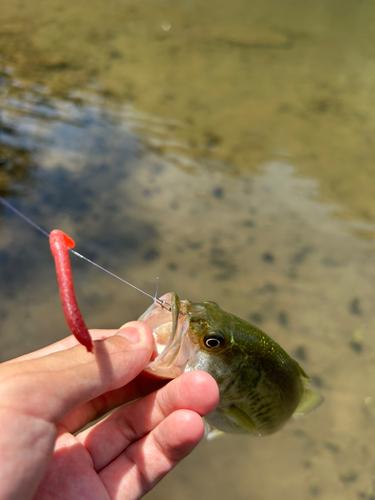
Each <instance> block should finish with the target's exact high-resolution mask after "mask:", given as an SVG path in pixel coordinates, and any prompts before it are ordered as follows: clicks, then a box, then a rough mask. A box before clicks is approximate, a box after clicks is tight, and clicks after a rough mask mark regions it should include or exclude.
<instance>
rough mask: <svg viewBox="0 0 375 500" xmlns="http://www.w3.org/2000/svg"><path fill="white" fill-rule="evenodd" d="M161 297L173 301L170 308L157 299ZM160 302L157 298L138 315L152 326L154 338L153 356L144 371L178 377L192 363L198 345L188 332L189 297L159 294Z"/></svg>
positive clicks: (140, 319) (162, 375) (169, 301)
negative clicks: (187, 307) (187, 305)
mask: <svg viewBox="0 0 375 500" xmlns="http://www.w3.org/2000/svg"><path fill="white" fill-rule="evenodd" d="M161 301H164V303H167V304H170V306H171V307H170V310H169V309H165V308H164V307H162V306H161V305H160V303H158V302H161ZM158 302H154V303H153V304H152V305H151V306H150V307H149V308H148V309H147V311H145V312H144V313H143V314H142V316H141V317H140V318H139V321H142V322H143V323H146V325H148V326H149V327H150V328H151V330H152V333H153V335H154V339H155V350H154V356H153V360H152V361H151V362H150V363H149V364H148V365H147V366H146V368H145V371H146V372H148V373H150V374H153V375H155V376H157V377H158V378H159V377H160V378H168V379H171V378H176V377H178V376H179V375H181V374H182V373H184V371H185V369H186V366H187V365H188V364H189V365H190V364H191V362H192V361H193V358H194V357H195V355H196V353H197V351H198V347H199V346H197V345H196V344H194V343H193V342H192V341H191V339H190V336H189V335H188V332H189V319H188V315H187V313H186V302H187V301H186V300H180V299H179V298H178V296H177V295H176V294H175V293H173V292H172V293H167V294H165V295H163V296H162V297H160V299H159V301H158Z"/></svg>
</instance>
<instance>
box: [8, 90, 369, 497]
mask: <svg viewBox="0 0 375 500" xmlns="http://www.w3.org/2000/svg"><path fill="white" fill-rule="evenodd" d="M40 90H41V89H40V88H39V87H37V88H35V89H34V90H28V91H22V90H21V91H17V92H16V94H13V93H11V94H8V93H7V92H5V91H4V92H3V94H2V101H1V107H2V112H1V124H2V131H1V135H0V142H1V147H5V148H8V149H9V151H11V150H14V151H16V152H17V151H19V150H22V151H23V152H24V154H25V155H27V157H28V162H29V163H30V165H31V164H32V165H34V166H35V167H34V168H33V169H31V170H30V171H29V179H30V182H32V183H33V186H34V187H33V189H32V190H29V191H27V195H25V196H24V197H23V198H15V197H14V198H10V201H11V202H12V203H14V204H15V205H16V206H17V208H18V209H20V210H21V211H23V212H24V213H25V214H27V215H28V216H29V217H30V218H32V219H33V220H34V221H35V222H37V223H38V224H40V225H41V226H43V227H44V228H45V229H47V230H50V229H53V228H60V229H62V230H64V231H66V232H67V233H68V234H69V235H71V236H72V237H73V238H74V239H75V240H76V243H77V249H78V251H79V252H81V253H83V254H85V255H86V256H88V257H89V258H91V259H94V260H96V261H97V262H98V263H100V264H101V265H104V266H106V267H108V268H109V269H110V270H111V271H113V272H115V273H117V274H119V275H120V276H123V277H124V278H125V279H127V280H130V281H131V282H133V283H134V284H136V285H137V286H140V287H143V288H144V289H146V290H148V291H150V292H151V293H153V291H154V286H155V277H156V276H159V277H160V293H161V294H162V293H164V292H167V291H171V290H174V291H176V292H177V293H178V294H179V296H180V297H182V298H188V299H190V300H194V301H202V300H213V301H216V302H218V303H219V304H220V306H221V307H223V308H224V309H225V310H228V311H230V312H232V313H234V314H237V315H238V316H240V317H243V318H245V319H248V320H249V321H251V322H253V323H255V324H257V325H258V326H260V327H261V328H262V329H264V330H265V331H266V332H267V333H268V334H270V335H271V336H272V337H273V338H274V339H275V340H276V341H278V342H279V343H280V344H281V345H282V346H283V347H284V348H285V349H286V350H287V351H288V352H289V353H290V354H291V355H293V356H295V357H296V358H297V359H298V361H299V362H300V363H301V365H302V366H303V368H304V369H306V371H307V373H309V374H310V375H311V376H312V383H313V385H314V386H315V388H318V389H319V392H321V393H322V394H323V395H324V396H325V403H324V405H323V406H322V407H321V408H319V410H318V411H316V412H314V413H312V414H310V415H309V416H307V417H305V418H303V419H301V420H298V421H292V422H290V423H288V424H287V426H286V427H285V429H283V430H282V431H280V432H279V433H277V434H275V435H274V436H271V437H268V438H262V439H256V438H253V439H252V438H248V437H246V438H242V437H238V436H224V437H223V438H221V439H217V440H216V441H213V442H210V443H203V444H202V445H201V446H200V447H199V448H198V450H196V451H195V452H194V453H193V454H192V455H191V456H190V457H189V458H188V459H187V460H186V461H185V462H184V463H183V464H182V465H181V466H179V467H178V468H177V469H176V470H175V471H174V472H173V473H172V474H171V475H170V476H169V477H168V478H167V479H165V480H164V481H163V482H162V483H161V484H160V485H159V486H158V487H157V488H156V489H155V490H154V491H153V492H151V493H150V494H149V495H148V498H150V499H155V500H156V499H159V498H160V499H161V498H163V499H164V498H166V497H168V498H174V499H179V500H180V499H181V500H183V499H190V498H192V497H199V498H217V499H227V498H236V499H239V500H241V499H247V498H252V499H269V498H280V499H285V500H286V499H290V498H300V499H309V498H312V497H317V498H319V497H321V498H330V499H343V498H347V499H349V498H350V499H351V498H362V499H367V500H370V499H371V498H373V495H374V494H375V489H374V488H375V485H374V483H373V477H374V463H375V461H374V460H375V456H374V450H373V446H372V442H374V439H375V433H374V424H375V394H374V386H373V383H372V381H373V380H374V378H375V363H374V361H375V357H374V347H373V346H374V345H375V334H374V331H375V318H374V315H373V313H372V310H373V304H374V302H375V292H374V281H375V270H374V269H375V268H374V259H375V256H374V253H373V247H372V245H371V244H370V243H368V242H366V241H365V240H359V239H357V238H356V237H355V236H353V230H354V231H360V232H362V233H368V232H372V231H374V230H375V227H374V225H373V224H370V223H366V224H364V223H349V222H345V221H343V220H337V219H336V218H335V217H334V214H335V212H336V211H337V210H338V209H339V208H340V207H338V206H336V205H328V204H323V203H321V202H320V201H318V195H319V189H318V185H317V183H316V182H315V181H313V180H308V179H301V178H299V177H297V176H296V171H295V168H294V166H293V165H292V161H291V160H288V159H287V157H286V156H285V155H279V156H277V155H275V156H274V159H273V160H272V161H268V162H266V163H264V164H262V165H261V168H260V169H259V172H258V173H257V174H246V175H241V176H237V175H235V174H234V169H233V168H232V167H231V165H230V164H228V163H225V164H223V162H222V161H215V160H214V159H211V160H210V161H209V162H208V161H200V160H199V159H195V160H192V159H191V157H189V155H188V154H186V155H185V154H184V153H183V151H184V149H183V147H182V146H181V143H180V142H179V141H178V140H177V139H175V135H174V130H175V129H176V127H179V126H180V124H179V122H173V123H171V122H170V121H165V120H163V119H160V118H158V117H155V116H150V115H147V114H142V113H139V112H137V111H136V110H135V109H134V108H131V107H129V106H119V107H118V108H117V109H115V110H113V109H111V108H110V107H109V106H105V102H104V101H103V100H102V99H101V98H99V97H98V96H97V95H96V94H95V92H91V93H89V94H83V93H81V94H79V95H77V94H75V95H72V96H71V98H70V99H66V100H63V99H60V100H59V99H55V98H52V97H50V96H48V95H47V94H46V93H45V92H44V93H42V92H40ZM145 129H146V130H147V133H146V132H144V130H145ZM136 131H138V132H136ZM140 131H141V132H142V133H140ZM164 143H165V144H167V145H168V146H170V145H171V144H172V146H173V147H172V148H170V147H169V149H168V148H167V150H164V149H163V146H164ZM176 144H177V146H176ZM183 145H184V146H185V147H187V145H186V144H183ZM165 151H167V152H166V153H165V154H164V153H162V152H165ZM1 217H2V219H1V225H0V319H1V336H0V356H1V359H2V360H5V359H8V358H10V357H13V356H16V355H17V354H21V353H23V352H27V351H29V350H31V349H35V348H37V347H41V346H43V345H46V344H48V343H50V342H53V341H55V340H57V339H59V338H62V337H64V336H66V335H67V334H68V332H67V327H66V326H65V323H64V319H63V315H62V311H61V307H60V304H59V297H58V291H57V285H56V278H55V274H54V266H53V261H52V257H51V256H50V253H49V248H48V242H47V241H46V239H45V238H44V237H42V236H41V235H39V234H37V233H36V232H35V231H34V230H33V229H32V228H30V227H28V226H27V225H25V223H24V222H23V221H21V220H19V219H17V218H16V217H15V216H13V215H12V214H11V213H8V211H4V210H3V211H2V212H1ZM73 266H74V275H75V281H76V285H77V286H76V287H77V295H78V298H79V302H80V304H81V305H82V310H83V314H84V317H85V318H86V320H87V323H88V325H89V326H90V327H116V326H118V325H121V324H123V323H124V322H125V321H126V320H131V319H134V318H136V317H137V316H139V315H140V314H141V312H143V311H144V310H145V309H146V308H147V307H148V305H149V302H148V300H147V299H145V298H144V297H143V296H142V295H138V294H137V292H135V291H134V290H132V289H129V288H128V287H125V286H124V285H122V284H121V283H120V282H117V281H116V280H114V279H112V278H111V277H109V276H107V275H105V274H103V273H101V272H100V271H98V270H97V269H95V268H92V267H91V266H88V264H86V263H85V262H80V261H74V262H73Z"/></svg>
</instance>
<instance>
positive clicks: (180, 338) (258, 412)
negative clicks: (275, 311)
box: [139, 293, 323, 437]
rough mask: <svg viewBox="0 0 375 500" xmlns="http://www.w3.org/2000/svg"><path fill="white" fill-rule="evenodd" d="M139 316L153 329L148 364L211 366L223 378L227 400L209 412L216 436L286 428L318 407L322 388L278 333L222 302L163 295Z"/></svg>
mask: <svg viewBox="0 0 375 500" xmlns="http://www.w3.org/2000/svg"><path fill="white" fill-rule="evenodd" d="M161 300H164V301H165V302H167V303H169V304H171V311H168V310H166V309H163V308H161V307H160V305H158V304H155V303H154V304H153V305H152V306H151V307H149V308H148V309H147V311H146V312H145V313H144V314H143V315H142V316H141V317H140V318H139V320H140V321H143V322H144V323H146V324H147V325H148V326H149V327H150V328H151V330H152V331H153V334H154V338H155V346H156V350H157V353H155V356H156V357H155V359H154V360H153V361H152V362H151V363H150V364H149V365H148V366H147V368H146V371H148V372H150V373H153V374H154V375H156V376H158V377H164V378H176V377H178V376H179V375H181V374H182V373H184V372H187V371H190V370H203V371H205V372H207V373H209V374H210V375H211V376H212V377H213V378H214V379H215V380H216V382H217V384H218V386H219V390H220V401H219V405H218V407H217V409H216V410H215V411H214V412H213V413H211V414H210V415H208V416H207V417H205V419H206V422H207V424H208V437H212V436H214V435H215V434H217V433H218V431H222V432H232V433H249V434H255V435H257V436H261V435H266V434H271V433H273V432H275V431H277V430H278V429H280V428H281V427H282V426H283V425H284V424H285V422H286V421H287V420H288V419H289V418H290V417H291V416H292V415H294V416H298V415H302V414H304V413H308V412H309V411H311V410H313V409H314V408H316V407H317V406H319V404H320V403H321V402H322V399H323V398H322V396H320V394H318V393H316V392H313V391H312V390H310V389H308V388H307V383H308V380H309V379H308V376H307V375H306V374H305V372H304V371H303V370H302V368H301V367H300V366H299V364H298V363H297V362H296V361H295V360H294V359H292V358H291V357H290V356H289V355H288V354H287V353H286V352H285V351H284V350H283V349H282V348H281V347H280V346H279V345H278V344H277V343H276V342H275V341H273V340H272V339H271V338H270V337H269V336H268V335H266V334H265V333H264V332H262V331H261V330H260V329H259V328H256V327H255V326H253V325H251V324H250V323H248V322H247V321H244V320H242V319H240V318H238V317H236V316H234V315H233V314H230V313H227V312H225V311H223V310H222V309H221V308H220V307H219V306H218V305H217V304H216V303H215V302H201V303H194V302H190V301H189V300H179V298H178V297H177V295H176V294H175V293H169V294H166V295H164V296H163V297H161Z"/></svg>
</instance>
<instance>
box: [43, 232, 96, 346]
mask: <svg viewBox="0 0 375 500" xmlns="http://www.w3.org/2000/svg"><path fill="white" fill-rule="evenodd" d="M49 244H50V247H51V252H52V255H53V258H54V259H55V265H56V274H57V281H58V284H59V290H60V297H61V302H62V306H63V310H64V315H65V319H66V322H67V323H68V326H69V329H70V331H71V332H72V333H73V335H74V336H75V338H76V339H77V340H78V342H80V343H81V344H82V345H84V346H85V347H86V349H87V350H88V351H89V352H92V350H93V343H92V339H91V336H90V334H89V331H88V329H87V326H86V324H85V322H84V320H83V318H82V315H81V311H80V310H79V307H78V304H77V299H76V296H75V293H74V286H73V276H72V270H71V267H70V261H69V252H68V249H69V248H73V247H74V246H75V243H74V241H73V240H72V238H70V237H69V236H68V235H67V234H65V233H63V232H62V231H59V230H58V229H54V230H53V231H51V233H50V235H49Z"/></svg>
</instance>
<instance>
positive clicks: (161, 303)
mask: <svg viewBox="0 0 375 500" xmlns="http://www.w3.org/2000/svg"><path fill="white" fill-rule="evenodd" d="M0 203H2V204H3V205H4V206H5V207H7V208H9V209H10V210H11V211H12V212H14V213H15V214H16V215H18V216H19V217H20V218H21V219H23V220H24V221H26V222H27V223H28V224H30V225H31V226H33V227H34V228H35V229H37V230H38V231H39V232H40V233H42V234H43V235H44V236H47V238H49V234H48V233H47V231H45V230H44V229H42V228H41V227H40V226H38V225H37V224H35V222H33V221H32V220H30V219H29V218H28V217H26V215H24V214H23V213H22V212H20V211H19V210H17V209H16V208H15V207H14V206H13V205H11V204H10V203H9V202H8V201H6V200H5V199H4V198H3V197H2V196H0ZM68 250H69V251H70V252H71V253H73V254H74V255H76V256H77V257H79V258H80V259H83V260H85V261H86V262H89V263H90V264H92V265H93V266H95V267H97V268H99V269H101V270H102V271H104V272H106V273H107V274H110V275H111V276H113V277H114V278H117V279H118V280H120V281H122V282H123V283H125V284H126V285H128V286H130V287H132V288H134V290H138V292H141V293H143V295H146V296H147V297H149V298H150V299H152V300H153V301H154V302H156V303H157V304H158V305H159V306H161V307H162V308H164V309H167V311H171V310H172V308H171V304H169V303H168V302H165V300H161V299H158V298H157V293H158V285H159V278H156V292H155V295H154V296H152V295H151V294H150V293H147V292H145V291H144V290H142V289H141V288H138V287H137V286H135V285H132V284H131V283H129V281H126V280H124V279H122V278H120V276H117V275H116V274H114V273H111V271H108V269H105V268H104V267H102V266H100V265H99V264H97V263H96V262H93V261H92V260H90V259H88V258H87V257H85V256H84V255H81V254H80V253H78V252H76V251H75V250H73V249H72V248H69V249H68Z"/></svg>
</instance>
